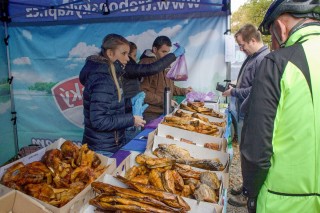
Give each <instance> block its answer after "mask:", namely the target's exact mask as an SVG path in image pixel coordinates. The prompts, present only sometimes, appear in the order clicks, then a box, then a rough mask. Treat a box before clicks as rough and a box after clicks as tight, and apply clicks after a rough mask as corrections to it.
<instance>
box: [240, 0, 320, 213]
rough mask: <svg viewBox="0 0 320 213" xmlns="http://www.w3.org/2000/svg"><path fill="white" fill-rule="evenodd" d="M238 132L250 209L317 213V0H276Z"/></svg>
mask: <svg viewBox="0 0 320 213" xmlns="http://www.w3.org/2000/svg"><path fill="white" fill-rule="evenodd" d="M259 28H260V30H261V32H262V34H271V36H272V48H273V49H274V50H275V51H273V52H271V53H270V54H268V55H267V56H266V57H265V59H264V60H263V61H262V62H261V66H260V69H259V70H257V72H256V76H255V79H254V83H253V87H252V90H251V94H250V99H249V103H248V113H247V114H246V116H245V120H244V127H243V131H242V135H243V137H242V139H243V141H242V142H241V144H242V146H241V147H240V149H241V165H242V175H243V187H244V191H243V193H244V194H245V195H246V196H247V197H248V198H249V199H248V203H247V205H248V210H249V212H256V211H257V212H258V213H269V212H270V213H274V212H277V213H281V212H283V213H288V212H290V213H295V212H297V213H300V212H320V59H319V53H320V0H275V1H273V3H272V4H271V5H270V7H269V9H268V11H267V13H266V15H265V17H264V20H263V21H262V23H261V25H260V27H259Z"/></svg>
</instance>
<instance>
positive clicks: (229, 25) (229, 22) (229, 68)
mask: <svg viewBox="0 0 320 213" xmlns="http://www.w3.org/2000/svg"><path fill="white" fill-rule="evenodd" d="M230 7H231V6H230ZM230 34H231V15H230V14H228V17H227V35H230ZM226 65H227V73H226V80H231V62H226ZM225 103H228V98H227V97H226V100H225Z"/></svg>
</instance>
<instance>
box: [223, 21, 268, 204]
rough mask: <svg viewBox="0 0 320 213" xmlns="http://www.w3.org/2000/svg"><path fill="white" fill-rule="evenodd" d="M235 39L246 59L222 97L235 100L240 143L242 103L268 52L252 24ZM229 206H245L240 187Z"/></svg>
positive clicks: (235, 189) (245, 27)
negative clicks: (235, 80)
mask: <svg viewBox="0 0 320 213" xmlns="http://www.w3.org/2000/svg"><path fill="white" fill-rule="evenodd" d="M235 39H236V41H237V43H238V45H239V47H240V50H241V51H243V52H244V53H245V54H246V55H247V58H246V60H245V61H244V62H243V64H242V66H241V69H240V72H239V74H238V78H237V83H236V86H235V88H234V87H232V86H229V89H228V90H226V91H225V92H223V93H222V95H223V96H232V97H235V98H236V110H237V115H238V117H237V118H236V120H237V135H238V141H239V142H240V141H241V131H242V125H243V119H244V115H243V113H241V111H240V107H241V104H242V102H243V101H244V100H245V99H246V98H247V97H248V96H249V94H250V90H251V87H252V83H253V79H254V77H255V73H256V70H258V68H259V65H260V62H261V61H262V59H263V58H264V57H265V56H266V55H267V54H268V53H269V52H270V51H269V49H268V48H267V46H265V45H264V44H263V42H262V39H261V33H260V32H259V31H258V29H257V28H256V27H255V26H253V25H252V24H246V25H244V26H243V27H242V28H240V29H239V31H238V32H237V33H236V34H235ZM240 146H241V144H240ZM231 194H233V195H234V196H231V197H230V199H229V200H228V202H229V204H231V205H234V206H245V205H246V204H247V200H246V197H244V196H243V195H242V185H241V186H237V187H236V188H234V189H232V190H231Z"/></svg>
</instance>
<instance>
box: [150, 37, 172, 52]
mask: <svg viewBox="0 0 320 213" xmlns="http://www.w3.org/2000/svg"><path fill="white" fill-rule="evenodd" d="M162 45H167V46H169V47H171V46H172V43H171V40H170V38H168V37H167V36H158V37H157V38H156V39H155V40H154V42H153V44H152V47H155V48H157V49H160V48H161V47H162Z"/></svg>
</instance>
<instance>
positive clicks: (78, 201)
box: [0, 138, 116, 213]
mask: <svg viewBox="0 0 320 213" xmlns="http://www.w3.org/2000/svg"><path fill="white" fill-rule="evenodd" d="M65 141H66V140H65V139H63V138H60V139H58V140H57V141H55V142H54V143H52V144H50V145H49V146H47V147H45V148H43V149H40V150H38V151H36V152H34V153H32V154H31V155H28V156H26V157H24V158H21V159H19V160H17V161H15V162H12V163H10V164H8V165H6V166H3V167H1V168H0V179H1V177H2V176H3V174H4V173H5V172H6V170H7V169H8V168H9V167H10V166H12V165H13V164H15V163H18V162H23V163H24V164H28V163H31V162H34V161H40V160H41V158H42V156H43V155H44V154H45V152H46V151H48V150H51V149H59V148H60V146H61V145H62V144H63V142H65ZM98 156H99V158H100V160H101V163H102V165H105V166H108V168H107V169H106V171H105V172H104V173H102V174H101V175H100V176H99V177H98V178H97V179H96V180H102V179H103V177H104V175H105V174H111V173H112V172H113V171H114V170H115V169H116V159H113V158H108V157H105V156H103V155H100V154H98ZM26 196H27V197H29V198H32V199H34V200H36V201H37V202H39V203H40V204H41V205H43V206H44V207H45V208H46V209H48V210H50V211H51V212H54V213H63V212H79V211H80V209H81V208H82V207H83V205H84V204H85V203H87V202H88V201H89V199H91V198H92V197H93V196H94V193H93V190H92V188H91V185H90V184H89V185H88V186H86V187H85V188H84V189H83V190H82V191H81V192H80V193H79V194H77V195H76V196H75V197H74V198H73V199H72V200H70V201H69V202H68V203H67V204H65V205H64V206H62V207H61V208H57V207H55V206H52V205H50V204H48V203H45V202H43V201H41V200H38V199H36V198H34V197H31V196H29V195H26Z"/></svg>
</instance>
